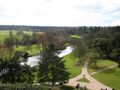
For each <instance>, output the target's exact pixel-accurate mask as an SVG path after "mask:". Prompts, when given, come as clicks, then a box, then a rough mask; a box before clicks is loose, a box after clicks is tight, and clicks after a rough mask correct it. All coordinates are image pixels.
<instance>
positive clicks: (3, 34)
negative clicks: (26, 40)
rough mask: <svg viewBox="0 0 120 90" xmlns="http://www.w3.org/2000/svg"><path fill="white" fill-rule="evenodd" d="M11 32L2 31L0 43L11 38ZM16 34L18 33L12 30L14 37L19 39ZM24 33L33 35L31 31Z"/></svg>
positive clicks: (0, 31)
mask: <svg viewBox="0 0 120 90" xmlns="http://www.w3.org/2000/svg"><path fill="white" fill-rule="evenodd" d="M9 32H10V31H9V30H0V41H4V40H5V38H7V37H8V36H9ZM16 32H17V31H15V30H12V33H13V36H15V37H18V36H16ZM23 32H24V33H26V34H29V35H32V32H30V31H29V32H28V31H23Z"/></svg>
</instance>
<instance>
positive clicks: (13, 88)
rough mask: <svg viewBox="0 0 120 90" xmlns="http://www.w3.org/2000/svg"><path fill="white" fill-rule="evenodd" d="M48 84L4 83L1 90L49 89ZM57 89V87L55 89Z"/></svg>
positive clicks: (0, 87)
mask: <svg viewBox="0 0 120 90" xmlns="http://www.w3.org/2000/svg"><path fill="white" fill-rule="evenodd" d="M48 88H49V87H48V86H42V85H32V84H2V85H0V90H49V89H48ZM54 90H55V89H54Z"/></svg>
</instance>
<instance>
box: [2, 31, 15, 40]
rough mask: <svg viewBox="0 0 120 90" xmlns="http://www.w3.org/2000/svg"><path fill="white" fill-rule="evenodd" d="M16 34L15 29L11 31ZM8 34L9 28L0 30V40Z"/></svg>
mask: <svg viewBox="0 0 120 90" xmlns="http://www.w3.org/2000/svg"><path fill="white" fill-rule="evenodd" d="M15 34H16V31H13V35H15ZM8 36H9V30H5V31H3V30H2V31H1V30H0V41H3V40H5V38H7V37H8Z"/></svg>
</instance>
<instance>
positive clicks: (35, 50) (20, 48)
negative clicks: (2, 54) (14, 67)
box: [14, 45, 40, 56]
mask: <svg viewBox="0 0 120 90" xmlns="http://www.w3.org/2000/svg"><path fill="white" fill-rule="evenodd" d="M14 48H15V51H25V48H26V47H25V46H18V47H14ZM26 52H28V53H29V55H30V56H33V55H36V54H39V53H40V51H39V49H38V48H37V45H31V46H30V49H27V50H26Z"/></svg>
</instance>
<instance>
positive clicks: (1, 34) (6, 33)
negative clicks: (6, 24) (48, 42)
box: [0, 30, 39, 55]
mask: <svg viewBox="0 0 120 90" xmlns="http://www.w3.org/2000/svg"><path fill="white" fill-rule="evenodd" d="M9 32H10V31H9V30H4V31H3V30H2V31H0V41H2V42H3V41H4V40H5V38H7V37H9ZM16 32H17V31H15V30H12V34H13V36H14V37H16V38H18V39H20V38H21V36H19V37H18V36H17V35H16ZM23 32H24V33H26V34H29V35H32V32H30V31H29V32H27V31H23ZM25 48H26V47H25V46H18V47H14V49H15V51H25ZM26 52H28V53H29V55H36V54H38V53H39V49H38V48H37V46H36V45H31V46H30V49H27V50H26Z"/></svg>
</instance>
